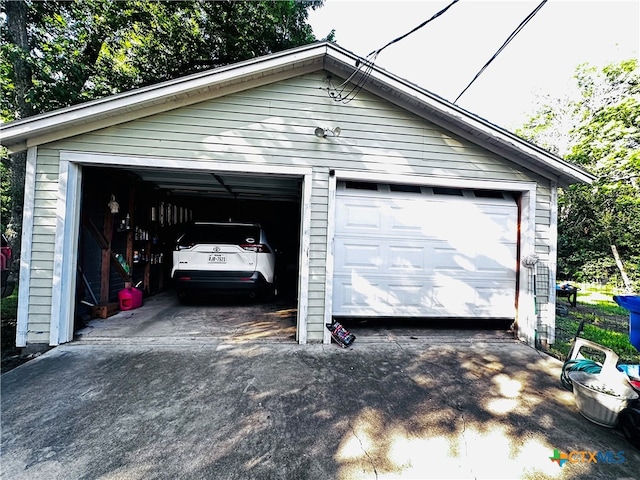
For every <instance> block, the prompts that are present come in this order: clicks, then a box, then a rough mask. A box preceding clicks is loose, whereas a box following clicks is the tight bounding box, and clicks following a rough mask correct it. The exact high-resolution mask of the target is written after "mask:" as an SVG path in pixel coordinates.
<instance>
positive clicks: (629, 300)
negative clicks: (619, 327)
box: [613, 295, 640, 351]
mask: <svg viewBox="0 0 640 480" xmlns="http://www.w3.org/2000/svg"><path fill="white" fill-rule="evenodd" d="M613 300H614V301H615V302H616V303H617V304H618V305H620V306H621V307H622V308H624V309H626V310H629V312H631V313H630V314H629V342H630V343H631V345H633V346H634V347H635V348H636V350H639V351H640V295H614V296H613Z"/></svg>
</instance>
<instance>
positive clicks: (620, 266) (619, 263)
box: [611, 245, 632, 292]
mask: <svg viewBox="0 0 640 480" xmlns="http://www.w3.org/2000/svg"><path fill="white" fill-rule="evenodd" d="M611 251H612V252H613V258H615V259H616V265H617V266H618V270H620V275H622V281H623V282H624V287H625V290H626V291H627V292H631V291H632V288H631V281H630V280H629V277H628V276H627V272H625V270H624V265H623V264H622V260H620V255H619V254H618V249H617V248H616V246H615V245H611Z"/></svg>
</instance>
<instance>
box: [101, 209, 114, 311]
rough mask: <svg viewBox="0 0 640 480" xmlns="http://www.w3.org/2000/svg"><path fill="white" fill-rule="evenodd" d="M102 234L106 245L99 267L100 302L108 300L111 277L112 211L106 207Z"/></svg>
mask: <svg viewBox="0 0 640 480" xmlns="http://www.w3.org/2000/svg"><path fill="white" fill-rule="evenodd" d="M102 234H103V237H104V239H105V240H106V246H104V247H103V249H102V265H101V268H100V272H101V274H100V303H103V304H105V303H107V302H109V287H110V281H109V280H110V277H111V239H112V238H113V213H111V210H110V209H109V207H107V209H106V211H105V214H104V226H103V229H102Z"/></svg>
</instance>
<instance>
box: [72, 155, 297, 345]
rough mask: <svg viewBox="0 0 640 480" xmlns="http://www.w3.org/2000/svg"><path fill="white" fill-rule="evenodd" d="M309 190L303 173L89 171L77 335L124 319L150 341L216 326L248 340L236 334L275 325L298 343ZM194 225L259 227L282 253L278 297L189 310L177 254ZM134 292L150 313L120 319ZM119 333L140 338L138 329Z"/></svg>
mask: <svg viewBox="0 0 640 480" xmlns="http://www.w3.org/2000/svg"><path fill="white" fill-rule="evenodd" d="M302 185H303V180H302V178H301V177H300V176H297V177H294V176H284V175H256V174H247V173H235V172H234V173H232V174H230V173H228V172H194V171H188V172H185V171H178V170H170V169H160V168H155V169H150V168H140V167H136V168H132V167H123V168H107V167H96V166H85V167H83V169H82V197H81V198H82V200H81V207H80V225H81V227H80V229H79V232H80V233H79V238H78V271H77V275H76V301H75V330H76V331H78V332H85V333H86V332H87V331H86V327H87V322H88V321H89V320H90V319H91V318H93V317H96V316H98V317H99V316H107V317H109V318H110V322H109V323H111V324H112V325H116V324H117V320H118V318H120V317H122V318H125V317H126V318H127V319H129V322H128V323H129V324H128V327H131V324H132V320H135V321H139V322H141V324H140V327H141V328H144V329H147V333H148V334H149V335H157V334H159V332H162V334H163V335H174V336H175V335H181V334H185V333H186V334H191V335H193V334H196V332H200V334H202V335H205V336H206V335H208V334H209V333H210V332H211V331H212V329H216V332H218V334H220V335H223V334H224V332H222V330H221V329H224V328H227V329H229V330H234V331H236V333H237V334H239V335H242V333H241V332H240V331H239V330H238V329H242V328H245V329H247V328H250V329H252V332H253V333H251V335H254V336H255V337H257V338H261V337H262V336H264V335H268V334H269V328H268V326H269V324H270V323H271V326H272V327H273V328H272V329H273V332H272V334H273V335H274V336H276V337H279V338H282V337H283V335H284V336H285V337H286V338H289V339H290V338H291V337H292V336H293V338H294V339H295V334H296V322H297V302H298V293H299V292H298V277H299V269H300V265H299V256H300V255H299V252H300V245H301V221H302V219H301V217H302V200H301V199H302ZM116 204H117V205H116ZM193 222H249V223H257V224H260V225H261V226H262V228H263V229H264V231H265V232H266V235H267V238H268V241H269V244H270V245H271V246H272V247H273V249H274V251H275V257H276V275H277V279H278V282H277V283H278V292H277V293H278V294H277V297H276V298H274V299H268V300H267V301H263V299H249V298H246V297H245V296H241V295H238V296H236V295H234V296H228V295H212V296H204V297H198V298H196V299H195V301H194V302H193V305H187V306H181V305H180V303H179V302H178V301H177V295H176V293H175V291H174V282H173V281H172V279H171V266H172V257H173V250H174V249H175V248H176V239H177V238H178V237H179V236H180V235H181V234H182V232H184V230H185V229H186V228H187V227H188V226H189V225H190V224H192V223H193ZM129 285H132V286H134V287H137V289H139V290H140V291H142V292H143V296H144V306H143V307H142V308H141V309H138V310H131V311H125V312H120V313H118V314H117V317H118V318H116V317H112V316H111V314H112V313H114V305H117V304H118V303H119V293H120V292H122V291H123V289H125V287H127V286H129ZM96 306H99V308H97V307H96ZM145 309H146V310H147V312H146V313H145V312H144V310H145ZM154 309H155V310H154ZM115 311H117V310H115ZM134 313H135V315H134ZM143 314H145V315H147V316H146V317H145V320H144V321H143V320H141V319H142V317H143V316H144V315H143ZM149 314H150V315H151V316H149ZM189 315H191V317H189ZM207 317H208V318H207ZM198 318H200V320H198ZM163 319H167V321H166V322H164V323H163ZM114 320H116V321H114ZM193 322H196V323H193ZM198 322H201V323H199V324H198V325H196V324H197V323H198ZM125 323H126V322H125ZM143 324H144V325H143ZM105 325H106V323H104V324H103V325H102V326H103V327H104V326H105ZM124 326H125V325H124V324H123V325H121V327H124ZM257 326H258V328H256V327H257ZM289 327H291V328H293V334H292V333H291V328H289ZM283 329H284V330H283ZM114 332H119V333H114ZM207 332H209V333H207ZM221 332H222V333H221ZM283 332H284V333H283ZM102 333H104V332H102ZM111 334H112V335H122V336H129V337H131V336H133V335H135V333H134V332H133V330H131V329H130V328H129V329H128V330H127V329H126V328H124V329H119V330H118V329H117V328H116V329H115V330H113V331H112V333H111ZM223 336H224V335H223Z"/></svg>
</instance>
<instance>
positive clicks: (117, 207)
mask: <svg viewBox="0 0 640 480" xmlns="http://www.w3.org/2000/svg"><path fill="white" fill-rule="evenodd" d="M107 207H109V210H111V213H118V212H119V211H120V204H119V203H118V202H116V196H115V195H111V201H110V202H109V203H107Z"/></svg>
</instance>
